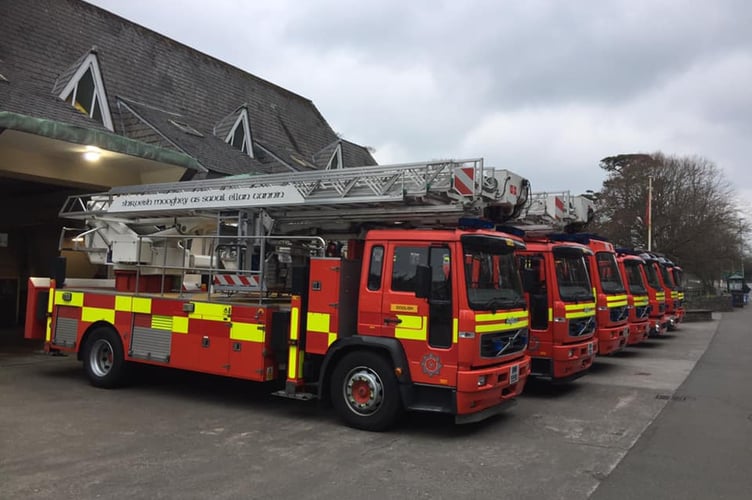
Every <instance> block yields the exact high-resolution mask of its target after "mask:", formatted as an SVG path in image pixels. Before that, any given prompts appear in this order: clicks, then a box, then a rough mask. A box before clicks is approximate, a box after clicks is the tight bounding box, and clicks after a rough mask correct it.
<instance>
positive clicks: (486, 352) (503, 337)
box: [480, 328, 527, 358]
mask: <svg viewBox="0 0 752 500" xmlns="http://www.w3.org/2000/svg"><path fill="white" fill-rule="evenodd" d="M525 349H527V328H519V329H517V330H510V331H508V332H493V333H484V334H483V335H481V337H480V355H481V357H483V358H498V357H499V356H506V355H508V354H513V353H515V352H520V351H524V350H525Z"/></svg>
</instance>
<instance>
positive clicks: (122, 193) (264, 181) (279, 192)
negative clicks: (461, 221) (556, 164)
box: [60, 158, 529, 220]
mask: <svg viewBox="0 0 752 500" xmlns="http://www.w3.org/2000/svg"><path fill="white" fill-rule="evenodd" d="M528 193H529V183H528V181H527V180H526V179H524V178H522V177H521V176H519V175H516V174H514V173H512V172H509V171H507V170H503V169H493V168H488V167H484V165H483V160H482V159H480V158H479V159H469V160H458V161H454V160H447V161H436V162H428V163H410V164H400V165H382V166H373V167H359V168H348V169H339V170H320V171H313V172H296V173H285V174H270V175H243V176H235V177H226V178H220V179H210V180H201V181H188V182H179V183H166V184H151V185H141V186H128V187H117V188H113V189H111V190H110V191H109V192H106V193H98V194H94V195H80V196H72V197H70V198H68V200H67V201H66V203H65V205H64V206H63V208H62V210H61V212H60V216H61V217H64V218H73V219H85V218H89V217H92V216H110V217H113V216H114V217H123V218H126V219H128V218H132V217H139V216H140V217H155V216H168V217H171V216H180V215H186V214H201V213H203V214H207V213H216V212H217V211H220V210H254V209H258V210H261V209H263V210H264V211H266V212H268V213H269V214H270V215H271V216H272V217H273V218H274V219H275V220H278V219H284V218H287V219H288V220H293V219H294V218H299V217H301V215H302V214H303V215H305V216H306V217H307V218H310V217H311V216H312V215H314V213H315V214H317V216H320V217H322V218H326V217H332V218H341V217H347V216H348V214H350V213H351V214H352V217H356V216H357V217H360V218H361V219H363V220H376V219H378V218H383V217H387V218H396V219H398V218H400V217H405V220H408V219H409V216H410V215H411V214H418V216H420V215H421V214H424V213H437V214H441V213H446V214H451V215H453V216H454V215H457V214H463V213H467V214H475V215H483V209H485V208H488V207H494V208H495V209H496V211H495V213H496V215H497V216H504V215H511V214H513V213H519V210H520V208H521V207H522V205H524V203H525V202H526V201H527V195H528ZM343 209H348V210H343ZM349 209H352V210H353V211H352V212H351V211H350V210H349ZM312 210H313V211H314V213H312Z"/></svg>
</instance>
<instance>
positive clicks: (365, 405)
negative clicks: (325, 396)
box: [330, 352, 402, 431]
mask: <svg viewBox="0 0 752 500" xmlns="http://www.w3.org/2000/svg"><path fill="white" fill-rule="evenodd" d="M330 390H331V400H332V404H333V406H334V409H335V410H336V411H337V414H338V415H339V417H340V419H342V421H343V422H344V423H345V424H346V425H348V426H350V427H354V428H356V429H363V430H367V431H383V430H386V429H387V428H389V427H390V426H392V425H393V424H394V423H395V422H396V421H397V419H398V418H399V416H400V415H401V413H402V399H401V397H400V391H399V383H398V382H397V378H396V377H395V375H394V371H393V368H392V366H391V364H390V363H389V362H388V361H387V360H386V359H384V358H383V357H382V356H379V355H378V354H376V353H374V352H351V353H349V354H346V355H345V356H344V357H343V358H342V359H341V360H340V361H339V363H337V365H336V366H335V368H334V372H333V373H332V379H331V385H330Z"/></svg>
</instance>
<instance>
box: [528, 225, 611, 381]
mask: <svg viewBox="0 0 752 500" xmlns="http://www.w3.org/2000/svg"><path fill="white" fill-rule="evenodd" d="M523 233H524V232H523ZM523 239H524V241H525V245H526V248H524V249H518V250H517V251H516V254H517V258H518V262H519V264H520V268H521V270H522V275H523V283H524V287H525V294H526V296H527V301H528V304H529V308H530V325H529V329H530V340H529V347H528V354H529V355H530V358H531V375H532V376H535V377H538V378H543V379H547V380H550V381H552V382H565V381H570V380H574V379H576V378H578V377H580V376H582V375H584V374H585V373H587V370H588V369H589V368H590V366H591V365H592V364H593V359H594V358H595V355H596V353H597V352H598V339H597V338H596V337H595V299H594V297H593V288H592V283H591V281H590V276H589V273H588V268H587V261H586V259H587V258H588V256H589V255H591V254H592V251H591V250H590V249H588V248H587V247H586V246H584V245H580V244H577V243H570V242H554V241H550V240H549V239H548V238H547V237H545V236H535V235H533V234H527V235H526V236H524V237H523Z"/></svg>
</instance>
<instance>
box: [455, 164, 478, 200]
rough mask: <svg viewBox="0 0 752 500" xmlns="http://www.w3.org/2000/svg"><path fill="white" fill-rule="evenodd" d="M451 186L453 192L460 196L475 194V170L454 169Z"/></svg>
mask: <svg viewBox="0 0 752 500" xmlns="http://www.w3.org/2000/svg"><path fill="white" fill-rule="evenodd" d="M453 184H454V190H455V191H457V192H458V193H459V194H461V195H462V196H472V195H473V193H475V168H474V167H459V168H455V169H454V179H453Z"/></svg>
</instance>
